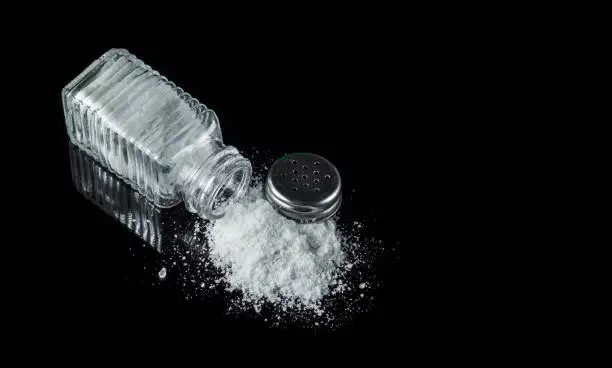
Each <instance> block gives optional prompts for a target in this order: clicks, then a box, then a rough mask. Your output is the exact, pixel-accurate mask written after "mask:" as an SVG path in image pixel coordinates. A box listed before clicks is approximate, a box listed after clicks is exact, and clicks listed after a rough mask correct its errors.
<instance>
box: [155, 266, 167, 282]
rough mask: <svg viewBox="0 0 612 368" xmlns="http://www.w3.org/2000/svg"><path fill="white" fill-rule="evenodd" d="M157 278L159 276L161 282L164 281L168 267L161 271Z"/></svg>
mask: <svg viewBox="0 0 612 368" xmlns="http://www.w3.org/2000/svg"><path fill="white" fill-rule="evenodd" d="M157 276H159V279H160V280H163V279H165V278H166V267H162V269H161V270H159V273H158V274H157Z"/></svg>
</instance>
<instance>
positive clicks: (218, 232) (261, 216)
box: [208, 185, 345, 307]
mask: <svg viewBox="0 0 612 368" xmlns="http://www.w3.org/2000/svg"><path fill="white" fill-rule="evenodd" d="M208 232H209V239H210V252H211V259H212V261H213V262H214V264H215V265H216V266H218V267H220V268H222V269H224V270H225V271H226V276H225V279H226V281H227V283H228V284H229V287H230V289H233V290H241V291H242V292H243V294H244V296H245V298H247V299H251V300H266V301H270V302H273V303H275V302H279V301H281V300H283V301H291V302H292V303H293V302H297V303H299V304H301V305H303V306H306V307H316V305H317V303H318V302H319V301H320V300H321V298H322V297H323V296H325V295H326V294H327V293H328V291H329V287H330V285H332V284H335V279H336V277H337V276H338V270H340V269H341V267H342V264H343V263H344V259H345V254H344V252H343V251H342V249H341V241H340V237H339V235H338V233H337V231H336V224H335V223H334V221H333V220H328V221H326V222H324V223H318V224H298V223H296V222H295V221H293V220H290V219H287V218H285V217H283V216H282V215H280V214H279V213H278V212H277V211H276V210H275V209H274V208H273V207H272V206H271V205H270V203H269V202H268V201H266V200H265V198H264V196H263V193H262V188H261V185H259V186H257V187H254V188H251V189H250V191H249V193H248V194H247V195H246V196H245V197H243V198H242V199H241V200H240V201H239V202H238V203H235V204H233V205H231V206H229V207H228V208H227V210H226V213H225V216H224V217H223V218H221V219H219V220H217V221H214V222H213V223H212V224H211V226H210V228H209V230H208Z"/></svg>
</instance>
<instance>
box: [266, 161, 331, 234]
mask: <svg viewBox="0 0 612 368" xmlns="http://www.w3.org/2000/svg"><path fill="white" fill-rule="evenodd" d="M341 185H342V182H341V180H340V173H339V172H338V169H336V167H335V166H334V165H332V163H331V162H329V161H328V160H326V159H325V158H323V157H321V156H319V155H315V154H312V153H292V154H290V155H287V156H285V157H282V158H280V159H278V160H276V162H274V163H273V164H272V166H270V170H269V171H268V177H267V178H266V188H265V193H266V198H267V199H268V201H270V203H272V205H273V206H274V207H276V209H277V210H278V211H279V212H280V213H282V214H283V215H285V216H287V217H289V218H291V219H294V220H296V221H299V222H318V221H324V220H326V219H328V218H330V217H331V216H333V215H334V214H335V213H336V211H338V208H340V203H341V202H342V191H341Z"/></svg>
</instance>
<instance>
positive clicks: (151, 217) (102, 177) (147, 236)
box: [70, 144, 204, 253]
mask: <svg viewBox="0 0 612 368" xmlns="http://www.w3.org/2000/svg"><path fill="white" fill-rule="evenodd" d="M70 171H71V173H72V181H73V183H74V186H75V188H76V189H77V191H78V192H79V193H81V194H82V195H83V196H84V197H85V198H87V199H88V200H90V201H91V202H93V204H95V205H96V206H97V207H98V208H100V209H101V210H103V211H104V212H106V213H107V214H108V215H110V216H112V217H113V218H115V220H117V221H118V222H119V223H121V224H122V225H124V226H125V227H127V228H128V229H129V230H130V231H131V232H133V233H134V234H136V235H137V236H138V237H139V238H141V239H142V240H144V241H145V242H146V243H147V244H148V245H150V246H151V247H153V248H155V249H156V250H157V251H159V252H160V253H164V252H166V250H168V249H170V248H172V246H173V245H175V244H177V241H178V242H182V243H184V244H186V245H187V246H189V247H192V246H194V247H197V246H201V245H202V244H203V242H204V239H202V238H201V237H198V235H200V234H203V231H202V232H200V222H201V220H198V219H197V216H195V215H193V214H190V213H187V211H186V210H185V209H183V208H179V207H175V208H172V209H161V208H158V207H156V206H155V205H154V204H153V203H151V202H149V201H148V200H147V199H146V198H145V196H144V195H142V194H140V193H139V192H138V191H136V190H134V189H133V188H132V187H131V186H130V185H128V184H127V183H126V182H124V181H123V180H121V179H120V178H119V177H117V176H116V175H114V174H113V173H111V172H110V171H109V170H108V169H107V168H105V167H104V166H102V165H101V164H99V163H98V162H97V161H96V160H94V159H93V158H92V157H91V156H89V155H88V154H87V153H85V152H84V151H83V150H81V149H80V148H78V147H77V146H75V145H73V144H70ZM202 230H203V229H202Z"/></svg>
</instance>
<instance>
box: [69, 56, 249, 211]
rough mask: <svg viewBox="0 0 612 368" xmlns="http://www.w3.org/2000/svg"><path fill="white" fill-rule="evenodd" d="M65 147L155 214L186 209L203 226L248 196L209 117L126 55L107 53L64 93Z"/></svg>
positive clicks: (231, 150) (238, 159)
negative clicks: (75, 149) (121, 183)
mask: <svg viewBox="0 0 612 368" xmlns="http://www.w3.org/2000/svg"><path fill="white" fill-rule="evenodd" d="M62 101H63V106H64V115H65V119H66V128H67V131H68V135H69V137H70V140H71V141H72V142H73V143H74V144H76V145H77V146H79V147H80V148H82V149H83V150H84V151H86V152H87V153H88V154H90V155H91V156H92V157H94V158H95V159H96V160H97V161H99V162H100V163H101V164H102V165H104V166H105V167H107V168H108V169H109V170H111V171H112V172H114V173H115V174H117V175H118V176H119V177H121V178H122V179H123V180H125V181H126V182H127V183H128V184H130V185H131V186H132V187H133V188H135V189H136V190H137V191H138V192H140V193H142V194H143V195H144V196H145V197H146V198H147V199H148V200H150V201H152V202H153V203H154V204H155V205H156V206H159V207H162V208H167V207H172V206H175V205H177V204H178V203H180V202H183V201H184V202H185V205H186V207H187V209H188V210H189V211H191V212H194V213H197V214H199V215H200V216H201V217H202V218H205V219H215V218H219V217H221V216H223V211H224V206H225V204H227V203H228V201H229V200H231V199H238V198H239V197H241V196H242V195H244V193H245V192H246V189H247V187H248V184H249V181H250V178H251V171H252V169H251V164H250V162H249V160H247V159H246V158H245V157H243V156H242V155H241V154H240V153H239V152H238V150H237V149H236V148H235V147H232V146H226V145H225V144H224V143H223V138H222V135H221V128H220V126H219V120H218V118H217V116H216V114H215V113H214V111H212V110H210V109H208V108H207V107H206V106H205V105H204V104H202V103H200V102H198V100H197V99H195V98H193V97H191V96H190V95H189V94H188V93H186V92H184V91H183V90H182V89H181V88H180V87H177V86H176V85H175V84H174V83H172V82H170V81H168V79H167V78H165V77H163V76H161V75H160V74H159V72H157V71H155V70H153V69H152V68H151V67H150V66H148V65H146V64H144V63H143V62H142V61H141V60H139V59H138V58H137V57H135V56H134V55H133V54H131V53H129V52H128V51H127V50H125V49H111V50H109V51H108V52H106V53H105V54H104V55H102V56H101V57H100V58H98V59H97V60H95V61H94V62H93V63H92V64H91V65H89V66H88V67H87V68H86V69H85V70H83V72H81V74H79V75H78V76H77V77H76V78H75V79H74V80H72V81H71V82H70V83H69V84H68V85H66V87H64V89H63V90H62Z"/></svg>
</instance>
